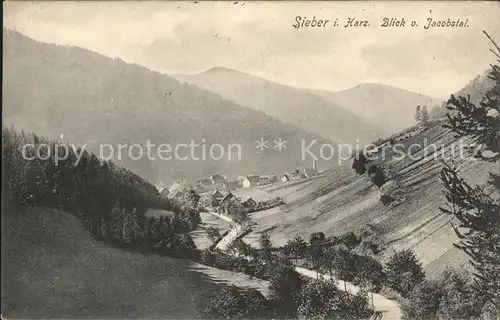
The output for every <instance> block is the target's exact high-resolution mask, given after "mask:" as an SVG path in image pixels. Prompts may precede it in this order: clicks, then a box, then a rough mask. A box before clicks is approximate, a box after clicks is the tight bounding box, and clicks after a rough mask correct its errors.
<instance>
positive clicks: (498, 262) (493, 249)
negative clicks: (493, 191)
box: [440, 164, 500, 310]
mask: <svg viewBox="0 0 500 320" xmlns="http://www.w3.org/2000/svg"><path fill="white" fill-rule="evenodd" d="M441 180H442V181H443V185H444V187H445V196H446V199H447V201H448V206H446V207H442V208H440V210H441V211H442V212H444V213H447V214H451V215H453V216H455V217H456V218H457V220H458V221H459V224H458V226H455V225H454V226H453V228H454V230H455V233H456V234H457V235H458V237H459V239H460V243H458V244H455V246H456V247H458V248H459V249H461V250H463V251H464V252H465V253H467V254H468V255H469V256H470V257H471V264H472V265H473V266H474V269H475V270H476V272H475V278H476V279H475V280H476V286H477V289H478V291H479V292H480V293H481V295H482V296H483V297H484V298H485V299H486V300H491V301H492V302H493V303H494V304H495V306H496V307H497V308H498V309H499V310H500V277H498V275H499V274H500V203H499V201H498V200H495V199H493V198H492V197H491V196H489V195H487V194H486V193H485V192H484V188H482V187H480V186H474V187H473V186H471V185H469V184H468V183H467V182H466V181H465V180H464V179H462V178H460V177H459V175H458V173H457V170H456V169H455V168H453V167H452V166H450V165H449V164H447V165H445V167H444V168H443V169H442V171H441Z"/></svg>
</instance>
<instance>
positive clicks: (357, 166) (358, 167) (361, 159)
mask: <svg viewBox="0 0 500 320" xmlns="http://www.w3.org/2000/svg"><path fill="white" fill-rule="evenodd" d="M366 163H367V159H366V156H365V155H364V153H363V152H360V153H359V154H358V155H357V156H355V157H354V160H353V162H352V168H353V169H354V171H356V173H357V174H359V175H362V174H364V173H365V172H366V167H365V165H366Z"/></svg>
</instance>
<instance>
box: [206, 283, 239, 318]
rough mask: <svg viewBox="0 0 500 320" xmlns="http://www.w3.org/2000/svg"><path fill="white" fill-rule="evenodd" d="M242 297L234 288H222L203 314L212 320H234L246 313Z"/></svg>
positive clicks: (209, 302)
mask: <svg viewBox="0 0 500 320" xmlns="http://www.w3.org/2000/svg"><path fill="white" fill-rule="evenodd" d="M246 307H247V306H246V305H245V300H244V299H243V296H242V295H241V293H240V292H239V291H238V289H237V288H236V287H229V288H224V289H222V290H221V291H219V292H217V293H216V295H215V296H214V297H213V298H211V299H210V300H209V301H208V303H207V306H206V308H205V313H206V314H207V315H208V316H209V317H211V318H212V319H228V320H229V319H236V318H241V317H243V316H244V315H245V313H246Z"/></svg>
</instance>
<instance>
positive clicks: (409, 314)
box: [401, 280, 443, 320]
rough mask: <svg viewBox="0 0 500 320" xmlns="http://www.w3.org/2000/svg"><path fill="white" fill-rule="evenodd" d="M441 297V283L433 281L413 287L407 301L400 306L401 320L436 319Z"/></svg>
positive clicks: (426, 281)
mask: <svg viewBox="0 0 500 320" xmlns="http://www.w3.org/2000/svg"><path fill="white" fill-rule="evenodd" d="M442 297H443V289H442V288H441V283H439V282H437V281H435V280H424V281H422V282H421V283H419V284H417V285H416V286H415V288H414V289H413V291H412V292H411V294H410V296H409V297H408V300H405V301H404V302H403V304H402V306H401V308H402V311H403V315H404V317H403V318H404V319H407V320H413V319H414V320H420V319H434V318H436V314H437V312H438V310H439V304H440V303H441V298H442Z"/></svg>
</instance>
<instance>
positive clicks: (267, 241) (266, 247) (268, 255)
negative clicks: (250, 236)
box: [259, 232, 272, 262]
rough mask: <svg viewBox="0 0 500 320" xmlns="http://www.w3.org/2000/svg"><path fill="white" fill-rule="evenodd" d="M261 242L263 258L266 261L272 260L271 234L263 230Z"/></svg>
mask: <svg viewBox="0 0 500 320" xmlns="http://www.w3.org/2000/svg"><path fill="white" fill-rule="evenodd" d="M259 244H260V248H261V256H262V259H263V260H264V261H266V262H270V261H271V259H272V244H271V236H270V235H269V233H267V232H263V233H261V234H260V237H259Z"/></svg>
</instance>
